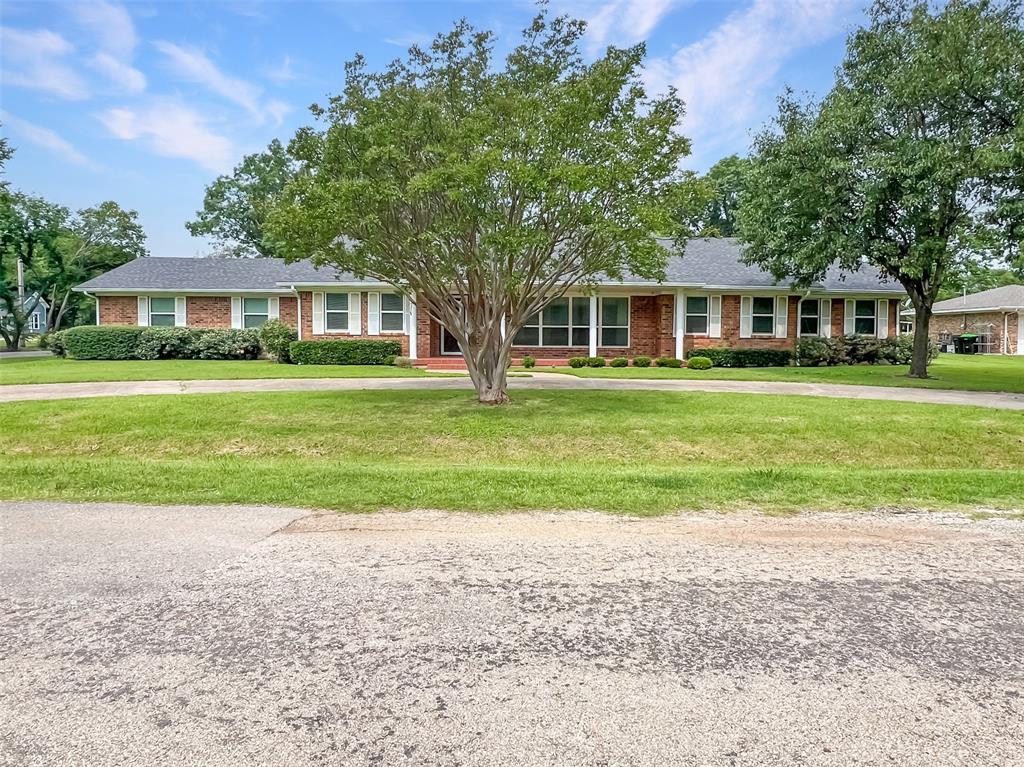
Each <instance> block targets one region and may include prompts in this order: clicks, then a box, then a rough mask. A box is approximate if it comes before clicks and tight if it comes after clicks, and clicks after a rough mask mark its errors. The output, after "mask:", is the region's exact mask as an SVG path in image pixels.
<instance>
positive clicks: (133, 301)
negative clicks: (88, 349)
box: [96, 296, 139, 325]
mask: <svg viewBox="0 0 1024 767" xmlns="http://www.w3.org/2000/svg"><path fill="white" fill-rule="evenodd" d="M96 300H97V301H99V313H100V325H138V324H139V299H138V297H136V296H97V297H96Z"/></svg>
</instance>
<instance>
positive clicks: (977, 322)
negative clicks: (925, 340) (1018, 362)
mask: <svg viewBox="0 0 1024 767" xmlns="http://www.w3.org/2000/svg"><path fill="white" fill-rule="evenodd" d="M1004 318H1005V322H1006V327H1005V337H1004V326H1003V322H1004ZM1018 321H1019V320H1018V318H1017V314H1016V312H1010V313H1008V314H1004V313H1003V312H981V313H978V314H935V315H933V316H932V320H931V322H930V323H929V324H928V336H929V338H931V339H932V340H933V341H936V342H938V340H939V335H940V334H941V333H944V332H945V333H949V334H950V335H953V336H958V335H960V334H961V333H988V332H991V335H992V341H993V344H992V347H991V350H992V353H994V354H1003V353H1005V349H1006V346H1004V340H1005V341H1008V346H1009V353H1010V354H1016V353H1017V322H1018ZM990 326H991V327H990Z"/></svg>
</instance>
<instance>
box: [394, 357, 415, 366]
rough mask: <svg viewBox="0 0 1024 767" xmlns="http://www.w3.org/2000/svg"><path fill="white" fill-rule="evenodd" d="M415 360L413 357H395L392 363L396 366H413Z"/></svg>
mask: <svg viewBox="0 0 1024 767" xmlns="http://www.w3.org/2000/svg"><path fill="white" fill-rule="evenodd" d="M415 361H416V360H414V359H413V358H412V357H395V359H394V360H393V361H392V362H391V364H392V365H394V366H395V367H396V368H411V367H412V366H413V362H415Z"/></svg>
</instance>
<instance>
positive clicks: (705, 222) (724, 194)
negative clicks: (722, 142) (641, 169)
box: [674, 155, 750, 237]
mask: <svg viewBox="0 0 1024 767" xmlns="http://www.w3.org/2000/svg"><path fill="white" fill-rule="evenodd" d="M749 166H750V161H749V160H747V159H744V158H741V157H738V156H737V155H730V156H729V157H724V158H722V159H721V160H719V161H718V162H716V163H715V164H714V165H712V166H711V168H710V169H709V170H708V172H707V173H705V174H704V175H703V176H699V175H697V174H696V173H693V172H690V173H688V174H687V175H686V177H685V178H684V179H683V181H681V182H680V183H679V185H678V186H677V189H676V194H675V200H674V207H675V210H676V216H677V217H678V218H679V220H680V222H681V223H682V224H683V225H684V226H686V227H687V228H688V229H689V231H690V232H692V233H693V234H694V235H696V236H698V237H732V236H733V235H735V234H736V210H737V209H738V208H739V198H740V193H741V192H742V191H743V184H744V179H745V178H746V173H747V168H748V167H749Z"/></svg>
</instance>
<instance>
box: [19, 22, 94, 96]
mask: <svg viewBox="0 0 1024 767" xmlns="http://www.w3.org/2000/svg"><path fill="white" fill-rule="evenodd" d="M74 50H75V48H74V46H73V45H71V43H69V42H68V41H67V40H65V39H64V38H63V37H61V36H60V35H58V34H57V33H56V32H51V31H50V30H48V29H38V30H34V31H26V30H21V29H13V28H11V27H0V51H2V61H3V73H2V79H3V82H4V83H5V84H6V85H15V86H19V87H23V88H33V89H35V90H39V91H43V92H45V93H50V94H52V95H54V96H59V97H60V98H63V99H68V100H69V101H75V100H80V99H84V98H88V96H89V89H88V87H87V86H86V83H85V81H84V80H83V79H82V78H81V77H79V75H78V73H77V72H76V71H75V70H74V69H72V68H71V67H70V66H69V65H68V64H66V63H65V62H64V60H63V59H64V58H65V57H66V56H67V55H68V54H70V53H72V52H73V51H74Z"/></svg>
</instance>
